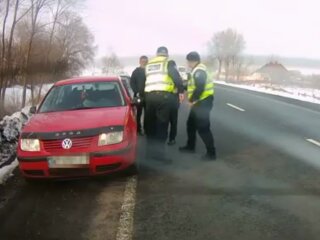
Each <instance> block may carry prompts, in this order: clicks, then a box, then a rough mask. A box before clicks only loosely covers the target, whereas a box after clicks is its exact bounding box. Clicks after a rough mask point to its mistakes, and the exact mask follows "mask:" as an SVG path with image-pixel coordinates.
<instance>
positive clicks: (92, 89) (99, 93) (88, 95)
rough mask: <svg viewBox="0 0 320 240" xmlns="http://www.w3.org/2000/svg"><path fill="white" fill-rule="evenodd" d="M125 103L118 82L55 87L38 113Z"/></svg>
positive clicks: (104, 106)
mask: <svg viewBox="0 0 320 240" xmlns="http://www.w3.org/2000/svg"><path fill="white" fill-rule="evenodd" d="M123 105H125V101H124V98H123V95H122V92H121V90H120V85H119V83H118V82H90V83H77V84H68V85H62V86H55V87H53V88H52V90H51V91H50V92H49V94H48V95H47V97H46V98H45V100H44V101H43V104H42V105H41V107H40V110H39V112H40V113H44V112H57V111H68V110H81V109H88V108H106V107H119V106H123Z"/></svg>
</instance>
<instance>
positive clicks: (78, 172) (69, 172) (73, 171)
mask: <svg viewBox="0 0 320 240" xmlns="http://www.w3.org/2000/svg"><path fill="white" fill-rule="evenodd" d="M49 174H50V175H51V176H57V177H58V176H60V177H68V176H73V177H80V176H88V175H89V174H90V169H89V168H51V169H49Z"/></svg>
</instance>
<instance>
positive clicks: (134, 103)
mask: <svg viewBox="0 0 320 240" xmlns="http://www.w3.org/2000/svg"><path fill="white" fill-rule="evenodd" d="M141 103H142V100H141V98H140V97H134V98H133V99H132V100H131V105H132V106H138V105H140V104H141Z"/></svg>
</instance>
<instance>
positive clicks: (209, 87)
mask: <svg viewBox="0 0 320 240" xmlns="http://www.w3.org/2000/svg"><path fill="white" fill-rule="evenodd" d="M198 70H203V71H205V72H206V74H207V79H206V85H205V88H204V91H203V92H202V94H201V95H200V98H199V101H200V100H203V99H205V98H207V97H210V96H213V95H214V83H213V79H212V78H211V77H210V73H209V71H208V70H207V67H206V66H205V65H204V64H202V63H200V64H198V65H197V66H196V67H195V68H194V69H193V70H192V72H191V79H190V80H189V81H188V99H189V100H191V97H192V95H193V93H194V91H195V90H196V85H195V81H194V74H195V73H196V71H198Z"/></svg>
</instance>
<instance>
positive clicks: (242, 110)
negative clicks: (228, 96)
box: [227, 103, 246, 112]
mask: <svg viewBox="0 0 320 240" xmlns="http://www.w3.org/2000/svg"><path fill="white" fill-rule="evenodd" d="M227 105H228V106H229V107H232V108H234V109H237V110H239V111H240V112H245V111H246V110H244V109H243V108H240V107H237V106H236V105H233V104H231V103H227Z"/></svg>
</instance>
